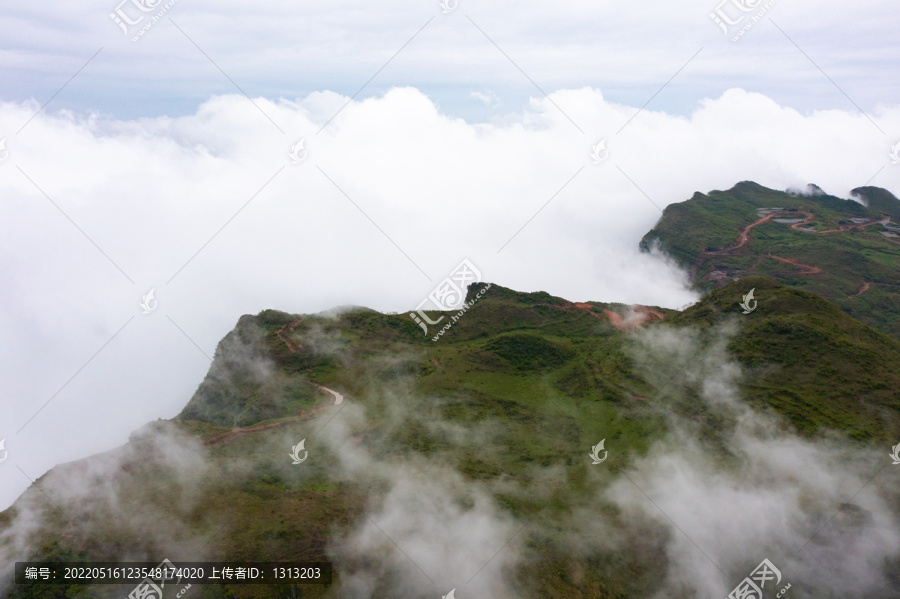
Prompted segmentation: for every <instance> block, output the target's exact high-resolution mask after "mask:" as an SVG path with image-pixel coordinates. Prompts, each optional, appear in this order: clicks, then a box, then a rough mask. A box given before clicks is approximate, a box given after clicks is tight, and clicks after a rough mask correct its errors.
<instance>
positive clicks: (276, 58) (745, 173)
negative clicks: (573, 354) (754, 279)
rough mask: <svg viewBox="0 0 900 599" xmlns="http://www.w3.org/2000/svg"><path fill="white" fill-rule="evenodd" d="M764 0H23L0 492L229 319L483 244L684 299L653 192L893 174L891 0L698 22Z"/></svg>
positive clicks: (384, 285) (339, 293)
mask: <svg viewBox="0 0 900 599" xmlns="http://www.w3.org/2000/svg"><path fill="white" fill-rule="evenodd" d="M135 1H137V0H135ZM734 1H735V2H738V0H734ZM770 1H771V0H770ZM147 2H148V4H150V5H155V2H156V0H147ZM746 2H747V4H749V5H751V6H752V7H755V8H754V9H753V10H749V11H747V12H744V11H742V10H741V9H740V7H738V5H737V4H735V3H732V2H731V0H728V2H727V3H725V4H723V5H720V4H718V3H717V2H716V1H712V2H709V3H707V2H705V1H704V2H699V1H698V2H677V3H676V2H663V1H661V0H654V1H648V2H642V3H640V6H633V5H630V4H623V3H614V2H611V1H600V2H560V3H553V4H552V5H551V4H549V3H537V2H511V1H504V2H494V3H490V4H485V3H479V4H476V3H470V2H467V1H466V0H460V2H459V4H458V6H457V8H456V9H455V10H453V11H451V12H448V13H446V14H444V13H442V11H441V8H440V6H439V4H438V2H431V1H428V2H422V1H418V2H409V1H402V2H401V1H391V2H381V3H377V4H376V3H371V2H366V3H364V2H359V1H356V0H353V1H351V0H345V1H337V2H320V1H317V0H304V1H303V2H296V1H288V0H284V1H279V2H268V3H266V4H265V5H264V6H260V5H256V4H252V3H246V2H234V1H216V2H212V1H206V0H192V1H190V2H188V1H187V0H179V1H178V2H176V3H175V4H174V5H173V6H172V7H171V8H170V9H169V10H168V12H167V13H166V15H164V18H162V19H160V20H159V21H158V22H157V23H156V24H154V25H153V27H151V28H150V29H149V30H147V31H146V33H145V35H144V36H143V37H141V38H139V39H138V41H136V42H132V41H131V40H130V37H127V36H125V35H124V34H123V31H122V30H121V29H119V27H118V26H117V25H116V24H115V23H114V22H113V20H112V19H110V17H109V15H110V13H112V12H114V11H115V10H116V9H117V6H118V5H117V3H116V2H105V1H104V2H97V1H94V0H90V1H87V2H79V3H71V2H62V1H56V0H52V1H48V2H42V3H40V4H39V5H37V4H35V3H33V2H27V1H25V0H16V1H11V2H7V3H5V4H4V7H3V9H2V10H3V19H0V39H3V40H4V42H3V48H2V50H0V139H5V140H6V151H8V155H3V159H2V160H0V197H2V201H0V272H2V275H3V277H4V283H5V284H4V285H3V286H2V287H0V299H2V302H0V337H2V338H3V339H4V343H3V344H2V347H0V361H2V362H3V363H4V364H6V365H7V366H9V367H8V368H5V369H3V371H2V372H0V439H4V438H5V439H7V442H6V449H7V450H8V451H9V456H10V457H9V459H8V460H7V461H6V462H5V463H3V464H2V465H0V508H2V507H3V506H4V505H7V504H9V503H11V502H12V501H13V500H14V498H15V497H16V496H17V495H18V494H19V493H20V492H21V491H22V490H23V489H24V488H25V487H26V486H27V485H28V479H27V478H26V477H25V476H23V475H22V474H21V473H20V472H19V471H18V470H17V469H14V467H15V466H18V467H19V468H21V469H22V471H24V472H25V473H27V476H29V477H31V478H36V477H38V476H40V475H41V474H42V473H43V472H45V471H46V470H47V469H49V468H51V467H52V466H53V465H54V464H57V463H60V462H63V461H69V460H73V459H78V458H81V457H85V456H87V455H91V454H93V453H95V452H98V451H103V450H106V449H109V448H111V447H113V446H115V445H117V444H121V443H124V442H125V441H126V440H127V438H128V435H129V433H130V432H131V431H133V430H134V429H136V428H138V427H140V426H141V425H142V424H144V423H146V422H147V421H149V420H153V419H155V418H160V417H163V418H171V417H172V416H174V415H175V414H177V413H178V411H180V409H181V408H182V407H183V406H184V404H185V403H186V401H187V400H188V398H189V397H190V395H191V393H192V392H193V391H194V389H196V386H197V384H198V383H199V381H200V380H201V379H202V377H203V375H204V374H205V372H206V370H207V368H208V367H209V360H208V356H211V355H212V352H213V351H214V348H215V346H216V343H217V342H218V341H219V340H220V339H221V338H222V337H223V336H224V335H225V333H227V332H228V331H229V330H230V329H231V328H232V327H233V326H234V324H235V322H236V321H237V319H238V318H239V316H240V315H241V314H244V313H257V312H259V311H261V310H263V309H266V308H276V309H281V310H285V311H290V312H297V313H301V312H315V311H320V310H326V309H329V308H332V307H334V306H337V305H351V304H353V305H366V306H370V307H372V308H375V309H379V310H383V311H396V312H401V313H402V312H403V311H405V310H408V309H410V308H412V307H414V306H416V305H417V304H419V302H420V301H421V300H422V299H424V298H425V297H427V294H428V293H429V292H430V291H431V290H432V289H433V288H434V285H435V283H436V282H437V281H440V280H441V279H442V278H443V277H444V276H446V275H447V274H448V273H449V272H450V271H451V270H452V269H453V267H455V266H456V265H457V264H459V262H460V261H461V260H462V259H463V258H469V259H470V260H471V261H472V262H473V263H474V264H476V265H477V266H478V267H479V268H480V269H481V271H482V272H483V273H484V276H485V278H486V279H487V280H491V281H493V282H496V283H498V284H501V285H504V286H508V287H512V288H515V289H519V290H523V291H535V290H546V291H549V292H551V293H553V294H555V295H560V296H563V297H566V298H568V299H571V300H573V301H584V300H601V301H621V302H627V303H645V304H656V305H664V306H668V307H678V306H682V305H684V304H685V303H689V302H691V301H693V300H694V299H696V295H695V294H694V293H693V292H692V291H691V290H690V289H689V286H688V284H687V279H686V276H685V273H683V272H681V271H680V270H678V269H677V268H676V267H675V266H674V265H673V264H671V263H670V262H668V261H667V260H666V259H665V257H663V256H649V255H646V254H641V253H640V252H639V251H638V247H637V244H638V242H639V240H640V238H641V236H642V235H643V234H644V233H645V232H646V231H647V230H649V229H650V228H651V227H652V226H653V224H654V223H655V222H656V220H657V219H658V218H659V214H660V212H659V211H660V209H661V208H662V207H664V206H666V205H668V204H671V203H673V202H680V201H684V200H685V199H688V198H689V197H690V196H691V195H692V194H693V193H694V192H695V191H703V192H705V191H709V190H711V189H727V188H730V187H731V186H733V185H734V184H735V183H737V182H739V181H742V180H748V179H750V180H755V181H757V182H759V183H761V184H763V185H767V186H769V187H773V188H776V189H785V188H788V187H802V186H804V185H806V184H807V183H811V182H812V183H817V184H819V185H821V186H822V187H823V188H824V189H825V190H826V191H828V192H830V193H834V194H836V195H840V196H844V197H847V196H848V194H849V191H850V190H851V189H853V188H855V187H858V186H860V185H864V184H867V183H869V182H871V184H873V185H879V186H882V187H885V188H887V189H889V190H891V191H893V192H894V193H895V194H896V193H900V166H898V165H894V164H892V161H891V159H890V157H889V153H890V150H891V148H892V147H893V146H894V145H895V144H897V142H898V141H900V103H898V97H900V94H898V91H900V63H898V61H897V60H896V57H897V56H898V55H900V52H898V51H900V47H898V46H900V39H898V36H897V35H896V32H897V31H898V30H900V27H898V25H900V23H898V20H900V12H898V11H897V9H896V4H895V3H894V2H888V1H880V2H875V1H867V2H859V3H855V4H853V5H852V6H849V5H848V4H846V3H843V2H801V1H797V0H792V1H788V0H781V1H779V2H775V3H774V5H773V6H771V8H770V9H768V12H767V13H766V14H765V15H763V18H760V19H759V20H758V21H757V22H756V23H755V24H754V25H753V27H752V28H750V29H749V30H748V31H747V32H746V33H745V35H744V36H743V37H741V38H739V39H738V41H731V38H730V37H729V36H726V35H725V34H724V33H723V31H722V30H721V29H719V27H718V26H717V25H716V24H715V23H714V22H713V20H712V19H711V18H710V16H709V15H710V13H714V12H715V11H716V10H718V9H721V10H722V11H724V14H725V15H727V16H728V18H729V19H730V20H731V21H737V20H738V17H739V16H742V17H743V19H742V21H741V22H742V23H743V24H745V25H746V24H748V23H750V22H751V19H752V17H753V16H754V15H757V14H758V13H759V11H760V10H761V8H760V7H761V6H764V4H758V3H757V2H756V0H746ZM135 6H136V5H135V4H133V3H132V2H131V0H129V1H128V2H127V3H126V4H123V5H122V10H124V11H126V13H125V14H127V15H130V17H129V18H131V19H132V20H136V17H137V16H138V15H139V14H140V11H138V10H137V8H135ZM157 8H158V7H157ZM146 14H149V15H152V14H155V13H153V12H152V11H151V12H148V13H146ZM770 17H771V20H770ZM148 18H149V17H145V22H146V20H147V19H148ZM739 27H740V24H737V25H735V26H733V28H732V31H731V35H732V36H733V34H734V32H735V31H737V30H738V28H739ZM132 31H133V30H132ZM92 57H93V59H91V58H92ZM370 80H371V81H370ZM367 82H368V83H367ZM358 90H362V91H361V92H360V93H359V95H358V96H357V97H356V98H355V99H353V100H352V101H351V98H352V96H353V95H354V94H356V93H357V91H358ZM245 94H246V95H245ZM545 94H546V95H545ZM332 119H333V120H332ZM329 121H330V124H329V125H328V126H327V127H326V128H324V129H322V126H323V125H324V124H326V123H329ZM299 140H304V141H305V144H306V145H305V148H306V150H307V151H308V158H307V159H306V160H305V162H303V163H302V164H299V165H298V164H292V162H291V160H290V157H289V151H290V148H291V147H292V146H293V145H295V144H296V143H297V142H298V141H299ZM601 140H606V141H607V148H608V150H609V156H608V160H606V161H605V162H603V163H602V164H594V163H593V162H592V160H591V158H590V155H589V154H590V151H591V148H592V146H594V145H595V144H596V143H598V142H599V141H601ZM150 289H155V290H156V297H157V298H158V301H159V309H158V310H157V311H156V312H154V313H153V314H149V315H145V314H142V312H141V310H140V308H139V302H140V299H141V297H142V296H143V295H144V294H146V293H147V292H148V291H149V290H150ZM760 301H762V299H760ZM43 406H46V407H43ZM26 424H27V426H25V425H26ZM19 431H20V432H19Z"/></svg>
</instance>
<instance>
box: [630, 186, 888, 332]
mask: <svg viewBox="0 0 900 599" xmlns="http://www.w3.org/2000/svg"><path fill="white" fill-rule="evenodd" d="M812 191H813V192H814V193H813V194H812V195H796V194H790V193H785V192H781V191H775V190H772V189H767V188H765V187H762V186H761V185H757V184H756V183H751V182H743V183H739V184H738V185H736V186H735V187H733V188H732V189H730V190H728V191H713V192H710V193H709V194H702V193H699V192H698V193H695V194H694V196H693V197H692V198H691V199H690V200H688V201H686V202H681V203H679V204H673V205H670V206H667V207H666V209H665V211H664V213H663V216H662V218H661V219H660V221H659V222H658V223H657V224H656V226H655V227H654V228H653V229H652V230H651V231H650V232H648V233H647V234H646V235H645V236H644V238H643V240H642V241H641V247H642V248H643V249H645V250H649V249H650V248H651V247H653V246H655V245H657V244H658V245H659V247H660V248H661V249H662V250H663V251H665V252H667V253H668V254H670V255H671V256H672V257H673V258H675V260H676V261H678V262H679V263H680V264H681V265H682V266H683V267H685V268H687V269H689V270H690V272H691V275H692V277H693V280H694V282H695V284H696V286H697V287H698V288H699V289H701V290H703V291H708V290H709V289H712V288H714V287H716V286H717V285H722V284H724V283H725V282H728V281H731V280H733V279H734V278H740V277H743V276H746V275H748V274H762V275H767V276H770V277H772V278H774V279H776V280H778V281H780V282H781V283H783V284H785V285H788V286H790V287H794V288H797V289H802V290H805V291H809V292H810V293H815V294H816V295H819V296H821V297H824V298H826V299H828V300H831V301H832V302H834V303H835V304H837V305H838V306H840V308H841V309H842V310H844V311H845V312H847V313H848V314H850V315H852V316H853V317H855V318H857V319H859V320H861V321H862V322H865V323H866V324H868V325H870V326H872V327H875V328H877V329H879V330H881V331H883V332H885V333H888V334H891V335H893V336H894V337H895V338H898V339H900V237H898V238H890V237H886V236H885V235H883V234H882V233H892V232H891V231H890V230H888V229H886V228H885V227H884V226H883V225H881V224H874V225H870V226H867V227H864V228H852V227H853V226H854V224H855V223H853V221H851V219H853V218H857V219H869V220H880V219H883V218H885V217H889V218H891V219H892V220H891V223H890V224H889V225H888V226H894V227H900V224H898V222H900V200H898V199H897V198H895V197H894V196H893V195H892V194H891V193H890V192H888V191H886V190H884V189H879V188H876V187H862V188H858V189H855V190H853V193H854V194H855V195H856V196H857V197H858V198H859V199H860V200H861V202H864V203H865V205H864V204H863V203H860V202H855V201H852V200H844V199H841V198H837V197H834V196H830V195H827V194H825V193H824V192H822V191H821V190H820V189H818V188H813V189H812ZM766 208H784V209H785V210H786V211H794V212H796V214H795V215H791V214H784V215H782V216H783V217H784V218H803V217H804V215H803V214H800V212H809V213H812V214H813V215H814V217H815V220H814V221H813V222H812V223H810V224H809V225H808V227H810V228H814V229H815V230H816V231H827V230H834V229H840V228H841V227H844V228H845V230H843V231H841V232H834V233H809V232H805V231H800V230H795V229H792V228H791V225H790V224H786V223H778V222H773V221H769V222H765V223H762V224H760V225H758V226H756V227H754V228H753V229H752V230H751V231H750V238H751V239H750V242H749V243H748V244H746V245H744V246H743V247H740V248H737V249H734V250H731V251H725V252H721V250H722V249H723V248H727V247H728V246H729V245H731V244H733V243H734V242H735V241H736V240H737V238H738V235H739V233H740V230H741V228H742V227H745V226H747V225H750V224H751V223H753V222H754V221H756V220H757V219H759V218H760V217H759V215H758V213H757V210H759V209H766ZM804 228H805V227H804ZM711 251H718V252H717V253H709V252H711ZM772 256H775V257H777V258H782V259H788V260H793V261H795V262H796V263H797V265H792V264H788V263H785V262H784V261H783V260H781V261H780V260H777V259H776V258H773V257H772ZM798 265H807V266H809V267H815V268H818V269H821V272H819V273H812V274H809V273H807V272H804V267H803V266H798ZM867 284H868V285H867ZM860 292H861V293H860Z"/></svg>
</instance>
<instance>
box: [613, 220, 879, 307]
mask: <svg viewBox="0 0 900 599" xmlns="http://www.w3.org/2000/svg"><path fill="white" fill-rule="evenodd" d="M798 214H802V215H803V217H804V218H803V220H802V221H800V222H798V223H792V224H791V229H793V230H794V231H801V232H803V233H810V234H813V233H814V234H817V235H824V234H827V233H842V232H844V231H850V230H861V229H865V228H866V227H870V226H872V225H877V224H882V225H886V224H888V223H889V222H890V220H891V219H890V218H889V217H885V218H882V219H881V220H872V221H867V222H864V223H853V224H849V225H840V226H839V227H838V228H837V229H826V230H824V231H807V230H805V229H803V228H802V227H805V226H806V225H808V224H810V223H812V222H813V221H815V220H816V216H815V215H814V214H813V213H812V212H806V211H805V210H779V211H777V212H772V213H771V214H767V215H766V216H763V217H761V218H759V219H757V220H755V221H753V222H752V223H750V224H749V225H746V226H744V227H741V228H740V231H739V234H738V238H737V239H736V240H735V241H734V243H731V244H729V245H727V246H725V247H723V248H722V249H720V250H704V251H703V252H701V253H700V255H699V256H698V257H697V258H698V259H697V260H696V261H695V262H694V265H693V266H692V267H691V278H696V276H697V272H698V271H699V269H700V266H701V265H702V263H703V262H705V258H706V257H708V256H723V255H729V254H732V253H734V252H735V251H736V250H738V249H740V248H742V247H744V246H746V245H748V244H749V243H750V241H751V237H750V231H752V230H753V228H754V227H756V226H757V225H761V224H762V223H765V222H768V221H770V220H772V219H773V218H775V217H779V218H783V217H786V216H796V215H798ZM763 257H766V258H772V259H773V260H777V261H779V262H782V263H784V264H790V265H792V266H796V267H797V268H799V269H800V270H799V271H792V272H790V273H786V274H798V275H817V274H821V273H822V272H824V271H823V270H822V269H821V268H819V267H818V266H812V265H810V264H803V263H802V262H798V261H797V260H793V259H790V258H782V257H781V256H775V255H772V254H766V255H765V256H760V258H759V259H758V260H757V261H756V263H755V264H754V265H753V266H751V267H750V269H749V270H748V271H747V272H752V271H753V270H755V269H756V267H757V266H759V263H760V261H761V260H762V258H763ZM868 289H869V283H865V284H864V285H863V288H862V289H860V291H859V292H858V293H857V294H856V295H860V294H862V293H865V292H866V291H867V290H868ZM851 297H854V296H851ZM610 320H611V321H612V319H610ZM614 324H615V323H614Z"/></svg>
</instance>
